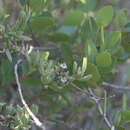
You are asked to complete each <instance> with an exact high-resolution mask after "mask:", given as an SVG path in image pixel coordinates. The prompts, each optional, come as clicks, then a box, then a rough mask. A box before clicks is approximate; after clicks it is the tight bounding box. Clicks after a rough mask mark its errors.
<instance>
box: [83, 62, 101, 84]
mask: <svg viewBox="0 0 130 130" xmlns="http://www.w3.org/2000/svg"><path fill="white" fill-rule="evenodd" d="M86 73H87V74H90V75H92V78H91V79H90V82H91V83H93V82H98V81H99V80H100V73H99V71H98V69H97V67H96V65H94V64H91V63H88V66H87V72H86Z"/></svg>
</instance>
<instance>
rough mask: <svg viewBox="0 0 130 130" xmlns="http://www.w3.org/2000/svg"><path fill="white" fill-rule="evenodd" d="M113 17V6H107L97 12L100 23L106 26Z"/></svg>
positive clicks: (97, 19)
mask: <svg viewBox="0 0 130 130" xmlns="http://www.w3.org/2000/svg"><path fill="white" fill-rule="evenodd" d="M112 18H113V8H112V6H106V7H103V8H101V9H100V10H99V11H98V12H97V13H96V21H97V23H98V24H99V25H102V26H106V25H108V24H109V23H110V22H111V21H112Z"/></svg>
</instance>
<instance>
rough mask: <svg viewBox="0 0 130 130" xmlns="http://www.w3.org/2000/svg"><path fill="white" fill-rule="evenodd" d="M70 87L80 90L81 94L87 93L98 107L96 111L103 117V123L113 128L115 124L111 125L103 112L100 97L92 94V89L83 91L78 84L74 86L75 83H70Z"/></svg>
mask: <svg viewBox="0 0 130 130" xmlns="http://www.w3.org/2000/svg"><path fill="white" fill-rule="evenodd" d="M71 85H72V87H74V88H76V89H77V90H79V91H80V92H82V93H83V94H85V95H87V96H89V97H90V99H91V100H93V101H94V102H95V103H96V105H97V107H98V111H99V113H100V115H101V116H102V117H103V118H104V121H105V123H106V124H107V126H108V127H109V128H110V129H111V130H115V126H113V125H112V124H111V123H110V121H109V120H108V118H107V116H106V113H104V112H103V110H102V107H101V105H100V100H101V98H98V97H97V96H95V95H94V93H93V91H92V89H91V88H89V89H88V91H87V92H85V91H84V90H82V89H81V88H79V87H78V86H76V85H75V84H73V83H71Z"/></svg>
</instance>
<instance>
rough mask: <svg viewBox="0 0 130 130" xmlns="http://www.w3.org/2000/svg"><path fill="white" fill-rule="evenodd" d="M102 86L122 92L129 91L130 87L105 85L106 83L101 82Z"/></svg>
mask: <svg viewBox="0 0 130 130" xmlns="http://www.w3.org/2000/svg"><path fill="white" fill-rule="evenodd" d="M102 86H104V87H110V88H113V89H118V90H122V91H130V87H129V86H121V85H115V84H111V83H107V82H103V83H102Z"/></svg>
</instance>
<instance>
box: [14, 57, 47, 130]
mask: <svg viewBox="0 0 130 130" xmlns="http://www.w3.org/2000/svg"><path fill="white" fill-rule="evenodd" d="M21 62H22V60H21V59H20V60H18V61H17V63H16V64H15V67H14V69H15V70H14V71H15V79H16V83H17V85H18V92H19V96H20V99H21V102H22V103H23V105H24V107H25V108H26V110H27V112H28V113H29V115H30V117H31V118H32V119H33V121H34V122H35V124H36V125H37V126H38V127H39V128H41V129H42V130H46V127H45V125H43V124H42V123H41V122H40V121H39V119H38V118H37V117H36V116H35V115H34V114H33V112H32V111H31V110H30V108H29V106H28V105H27V103H26V101H25V100H24V97H23V94H22V89H21V84H20V81H19V76H18V65H19V64H20V63H21Z"/></svg>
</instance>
